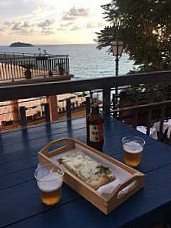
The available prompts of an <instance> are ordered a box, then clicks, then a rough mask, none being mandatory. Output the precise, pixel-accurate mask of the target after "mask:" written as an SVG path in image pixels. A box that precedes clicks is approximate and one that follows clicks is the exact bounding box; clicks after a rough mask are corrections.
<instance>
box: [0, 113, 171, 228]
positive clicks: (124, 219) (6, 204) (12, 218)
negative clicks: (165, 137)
mask: <svg viewBox="0 0 171 228" xmlns="http://www.w3.org/2000/svg"><path fill="white" fill-rule="evenodd" d="M104 132H105V143H104V149H103V152H104V153H106V154H108V155H110V156H112V157H114V158H116V159H118V160H120V161H122V162H123V151H122V145H121V139H122V137H124V136H126V135H138V136H140V137H142V138H144V139H145V141H146V145H145V148H144V151H143V158H142V162H141V164H140V165H139V166H138V167H137V169H138V170H139V171H141V172H143V173H145V175H146V181H145V186H144V188H143V189H142V190H140V191H139V192H137V193H136V194H135V195H133V196H132V197H131V198H129V199H128V200H127V201H126V202H124V203H123V204H121V205H120V206H119V207H118V208H116V209H115V210H114V211H113V212H111V213H110V214H109V215H105V214H103V213H102V212H101V211H100V210H98V209H97V208H96V207H95V206H93V205H92V204H91V203H90V202H88V201H87V200H85V199H84V198H83V197H82V196H80V195H79V194H78V193H76V192H75V191H74V190H72V189H71V188H70V187H68V186H67V185H66V184H64V185H63V193H62V200H61V201H60V203H59V204H57V205H54V206H51V207H48V206H45V205H44V204H42V203H41V201H40V197H39V191H38V188H37V186H36V181H35V180H34V170H35V168H36V166H37V152H38V151H39V150H40V149H41V148H42V147H43V146H44V145H46V144H47V143H48V142H50V141H52V140H55V139H59V138H62V137H72V138H76V139H78V140H80V141H82V142H85V141H86V121H85V118H79V119H73V120H70V121H61V122H56V123H53V124H45V125H41V126H37V127H30V128H25V129H21V130H15V131H11V132H4V133H2V134H1V136H0V156H1V160H0V202H1V204H0V227H7V226H8V227H10V228H14V227H16V228H20V227H21V228H27V227H29V228H30V227H41V228H47V227H48V228H51V227H53V228H54V227H63V228H64V227H71V226H73V227H80V226H82V227H93V228H94V227H99V228H100V227H113V228H115V227H152V226H153V225H155V224H157V223H160V222H163V221H169V220H171V217H170V215H171V148H170V147H169V146H167V145H165V144H163V143H160V142H159V141H155V140H154V139H152V138H150V137H148V136H147V135H145V134H142V133H141V132H138V131H137V130H135V129H133V128H130V127H129V126H127V125H125V124H123V123H121V122H119V121H116V120H115V119H110V118H108V117H106V118H105V123H104Z"/></svg>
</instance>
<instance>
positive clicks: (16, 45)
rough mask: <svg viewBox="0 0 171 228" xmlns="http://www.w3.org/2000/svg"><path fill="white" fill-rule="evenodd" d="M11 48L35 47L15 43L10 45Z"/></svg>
mask: <svg viewBox="0 0 171 228" xmlns="http://www.w3.org/2000/svg"><path fill="white" fill-rule="evenodd" d="M10 47H33V45H32V44H27V43H22V42H14V43H12V44H10Z"/></svg>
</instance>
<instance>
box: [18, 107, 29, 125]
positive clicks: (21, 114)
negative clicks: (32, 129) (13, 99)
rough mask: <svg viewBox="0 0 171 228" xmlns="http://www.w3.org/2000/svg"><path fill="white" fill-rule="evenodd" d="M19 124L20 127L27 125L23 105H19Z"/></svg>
mask: <svg viewBox="0 0 171 228" xmlns="http://www.w3.org/2000/svg"><path fill="white" fill-rule="evenodd" d="M20 124H21V126H22V127H24V126H26V125H27V118H26V108H25V106H21V107H20Z"/></svg>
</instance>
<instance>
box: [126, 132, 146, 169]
mask: <svg viewBox="0 0 171 228" xmlns="http://www.w3.org/2000/svg"><path fill="white" fill-rule="evenodd" d="M122 143H123V151H124V161H125V164H126V165H129V166H132V167H136V166H138V165H139V163H140V161H141V157H142V151H143V148H144V145H145V141H144V139H142V138H140V137H138V136H126V137H124V138H123V139H122Z"/></svg>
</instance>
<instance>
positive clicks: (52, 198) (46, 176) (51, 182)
mask: <svg viewBox="0 0 171 228" xmlns="http://www.w3.org/2000/svg"><path fill="white" fill-rule="evenodd" d="M63 175H64V172H63V169H61V168H59V169H58V168H57V167H54V168H52V169H49V168H48V167H47V166H44V165H39V166H38V168H37V169H36V171H35V173H34V176H35V178H36V180H37V186H38V188H39V191H40V197H41V200H42V202H43V203H44V204H46V205H54V204H56V203H58V202H59V201H60V199H61V194H62V183H63Z"/></svg>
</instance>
